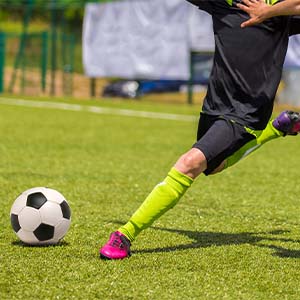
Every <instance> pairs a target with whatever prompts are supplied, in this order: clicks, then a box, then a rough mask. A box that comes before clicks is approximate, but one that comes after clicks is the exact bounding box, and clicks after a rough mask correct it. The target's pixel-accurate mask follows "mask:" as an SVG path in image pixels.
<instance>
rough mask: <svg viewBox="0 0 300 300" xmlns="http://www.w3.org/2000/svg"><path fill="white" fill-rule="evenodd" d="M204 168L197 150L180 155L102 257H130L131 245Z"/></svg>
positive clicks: (173, 204) (174, 201)
mask: <svg viewBox="0 0 300 300" xmlns="http://www.w3.org/2000/svg"><path fill="white" fill-rule="evenodd" d="M205 169H206V159H205V157H204V155H203V153H202V152H201V151H200V150H198V149H191V150H190V151H188V152H187V153H185V154H184V155H182V156H181V157H180V158H179V160H178V161H177V163H176V164H175V166H174V167H173V168H172V169H171V170H170V172H169V173H168V175H167V177H166V178H165V179H164V180H163V181H162V182H160V183H159V184H157V185H156V186H155V187H154V189H153V190H152V192H151V193H150V194H149V195H148V197H147V198H146V199H145V201H144V202H143V203H142V205H141V206H140V207H139V208H138V209H137V210H136V212H135V213H134V214H133V215H132V216H131V218H130V220H129V221H128V222H127V223H126V224H125V225H124V226H122V227H120V228H119V229H118V231H116V232H114V233H112V234H111V238H110V240H109V242H108V243H107V244H106V245H105V246H104V247H102V249H100V256H101V258H106V259H122V258H125V257H127V256H129V255H130V243H131V242H132V241H133V240H134V239H135V238H136V237H137V235H138V234H139V233H140V232H141V231H142V230H145V229H146V228H148V227H149V226H151V225H152V223H153V222H154V221H155V220H157V219H158V218H159V217H160V216H162V215H163V214H164V213H166V212H167V211H168V210H170V209H171V208H173V207H174V206H175V205H176V204H177V202H178V201H179V200H180V199H181V197H182V196H183V195H184V193H185V192H186V191H187V189H188V188H189V187H190V186H191V185H192V183H193V181H194V179H195V178H196V177H197V176H198V175H199V174H200V173H201V172H203V171H204V170H205Z"/></svg>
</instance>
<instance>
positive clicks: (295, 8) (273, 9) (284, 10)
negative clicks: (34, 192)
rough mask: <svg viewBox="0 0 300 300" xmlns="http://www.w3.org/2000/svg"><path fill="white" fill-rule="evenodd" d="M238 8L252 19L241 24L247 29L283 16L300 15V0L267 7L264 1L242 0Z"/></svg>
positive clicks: (288, 0)
mask: <svg viewBox="0 0 300 300" xmlns="http://www.w3.org/2000/svg"><path fill="white" fill-rule="evenodd" d="M242 2H243V4H237V6H238V7H239V8H240V9H242V10H243V11H245V12H246V13H248V14H249V16H250V19H249V20H248V21H246V22H244V23H242V24H241V26H242V27H247V26H251V25H255V24H259V23H261V22H263V21H264V20H266V19H269V18H272V17H275V16H281V15H300V0H285V1H282V2H280V3H278V4H276V5H272V6H271V5H267V4H266V3H265V1H264V0H242Z"/></svg>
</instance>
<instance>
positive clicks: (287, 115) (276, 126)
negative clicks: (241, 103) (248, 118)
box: [214, 111, 300, 173]
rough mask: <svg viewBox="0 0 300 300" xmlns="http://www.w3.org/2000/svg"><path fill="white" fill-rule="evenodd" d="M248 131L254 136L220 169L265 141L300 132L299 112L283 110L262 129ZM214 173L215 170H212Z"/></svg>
mask: <svg viewBox="0 0 300 300" xmlns="http://www.w3.org/2000/svg"><path fill="white" fill-rule="evenodd" d="M247 130H248V132H249V133H251V134H253V135H254V136H255V137H256V138H255V139H254V140H251V141H250V142H248V143H247V144H245V145H244V146H243V147H241V148H240V149H239V150H237V151H236V152H235V153H233V154H232V155H231V156H230V157H228V158H227V159H226V160H225V161H224V162H223V164H222V165H223V167H222V169H220V168H219V170H217V171H221V170H223V169H225V168H227V167H230V166H233V165H234V164H236V163H237V162H238V161H240V160H241V159H242V158H245V157H246V156H248V155H249V154H250V153H253V152H254V151H256V150H257V149H259V148H260V147H261V146H262V145H264V144H265V143H267V142H269V141H271V140H274V139H276V138H278V137H282V136H286V135H297V134H298V133H299V132H300V114H299V113H297V112H293V111H284V112H282V113H281V114H279V116H277V118H275V119H274V120H270V121H269V123H268V124H267V126H266V128H265V129H264V130H262V131H255V130H250V129H247ZM214 173H216V172H214Z"/></svg>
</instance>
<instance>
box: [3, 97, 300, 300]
mask: <svg viewBox="0 0 300 300" xmlns="http://www.w3.org/2000/svg"><path fill="white" fill-rule="evenodd" d="M37 100H39V99H37ZM42 101H45V100H42ZM56 101H58V100H56ZM0 102H1V97H0ZM65 102H67V103H69V104H80V105H82V106H84V107H86V108H87V109H88V108H89V106H90V105H93V106H101V107H106V108H112V109H119V108H122V109H125V108H126V109H132V110H143V111H156V112H160V113H176V114H187V115H191V116H197V115H198V107H188V106H184V105H181V106H176V105H172V106H171V105H158V104H156V105H155V106H154V105H153V104H150V103H137V102H135V103H133V102H123V103H121V102H108V101H103V102H97V103H96V102H88V101H86V102H75V101H65ZM196 127H197V122H196V121H192V120H191V121H181V120H177V121H176V120H163V119H155V118H153V119H150V118H141V117H134V116H122V115H118V114H109V113H108V114H97V113H93V112H89V111H87V110H81V111H68V110H67V109H65V110H63V109H55V108H51V109H50V108H37V107H25V106H17V105H6V104H1V103H0V134H1V136H0V141H1V142H0V157H1V161H0V182H1V189H0V205H1V210H0V226H1V229H0V247H1V248H0V249H1V251H0V299H3V300H5V299H23V300H24V299H139V300H140V299H159V300H164V299H230V300H232V299H247V300H250V299H258V300H261V299H272V300H275V299H278V300H279V299H280V300H282V299H299V298H300V284H299V283H300V185H299V179H298V178H299V169H300V159H299V145H300V139H299V137H286V138H281V139H278V140H276V141H273V142H270V143H269V144H267V145H266V146H264V147H263V148H262V149H261V150H260V151H258V152H256V153H255V154H253V155H252V156H251V157H248V158H247V159H245V160H244V161H242V162H240V163H239V164H238V165H236V166H234V167H233V168H231V169H228V170H227V171H225V172H224V173H222V174H219V175H215V176H212V177H209V178H207V177H204V176H200V178H199V179H198V180H197V181H196V182H195V184H194V185H193V187H192V188H191V189H190V190H189V191H188V192H187V194H186V195H185V196H184V198H183V199H182V200H181V201H180V202H179V204H178V205H177V206H176V207H175V208H174V209H173V210H172V211H170V212H168V213H167V214H166V215H165V216H163V217H162V218H161V219H159V220H158V221H157V222H156V223H155V224H154V226H153V227H152V228H150V229H148V230H146V231H145V232H143V233H142V234H141V235H140V236H139V238H138V239H137V240H136V242H135V243H134V244H133V246H132V251H133V256H132V257H131V258H130V259H126V260H123V261H101V260H99V258H98V248H99V247H100V246H101V245H102V244H103V243H105V242H106V240H107V238H108V236H109V233H110V232H111V231H113V230H115V229H116V228H118V226H119V225H120V224H122V223H124V222H125V221H126V220H127V219H128V218H129V217H130V215H131V213H132V212H133V211H134V210H135V209H136V208H137V207H138V206H139V204H140V203H141V202H142V201H143V199H144V198H145V196H146V195H147V194H148V193H149V192H150V191H151V189H152V188H153V186H154V185H155V184H157V183H158V182H160V181H161V180H162V179H163V178H164V177H165V175H166V173H167V171H168V170H169V169H170V167H171V166H172V164H173V163H174V162H175V160H176V159H177V157H178V156H179V155H180V154H182V153H183V152H185V151H186V150H187V149H188V148H189V147H190V145H192V143H193V142H194V137H195V132H196ZM35 186H47V187H51V188H54V189H57V190H58V191H60V192H61V193H63V194H64V195H65V197H66V198H67V199H68V202H69V204H70V206H71V209H72V224H71V228H70V230H69V232H68V234H67V235H66V237H65V239H64V240H63V242H62V243H61V244H60V245H58V246H51V247H24V246H23V245H22V244H20V243H19V242H18V239H17V237H16V236H15V234H14V233H13V231H12V229H11V226H10V218H9V212H10V207H11V205H12V203H13V201H14V199H15V198H16V197H17V196H18V194H19V193H20V192H22V191H24V190H26V189H28V188H31V187H35Z"/></svg>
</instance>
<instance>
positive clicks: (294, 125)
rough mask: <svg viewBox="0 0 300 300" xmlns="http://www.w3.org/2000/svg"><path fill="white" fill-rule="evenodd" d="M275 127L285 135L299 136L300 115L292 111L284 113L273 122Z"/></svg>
mask: <svg viewBox="0 0 300 300" xmlns="http://www.w3.org/2000/svg"><path fill="white" fill-rule="evenodd" d="M273 126H274V127H275V128H276V129H277V130H279V131H281V132H283V133H284V135H297V134H298V133H299V132H300V114H299V113H297V112H294V111H291V110H286V111H283V112H282V113H281V114H280V115H279V116H278V117H277V118H276V119H275V120H274V121H273Z"/></svg>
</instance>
